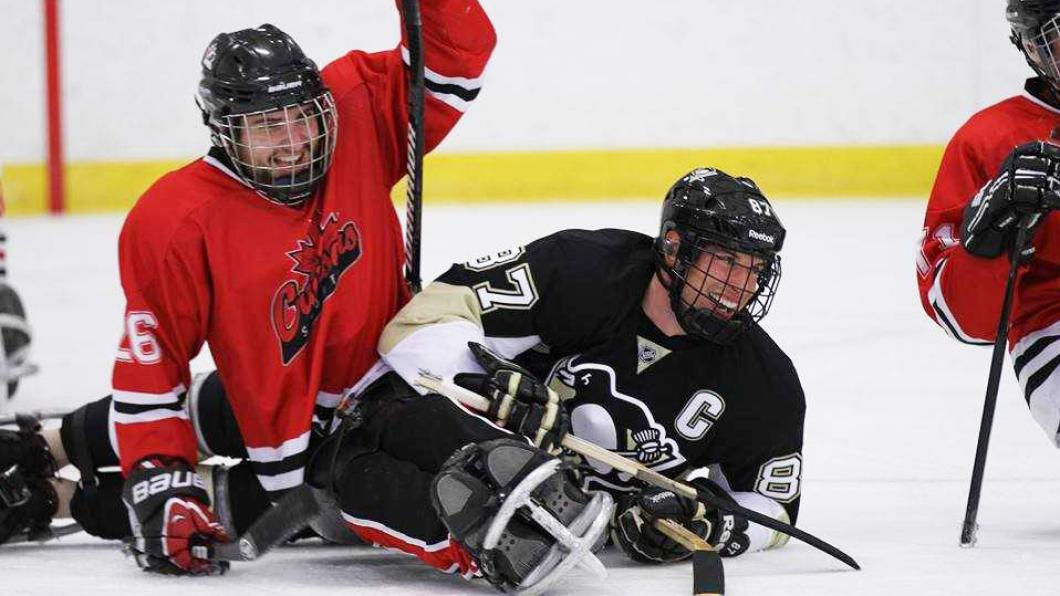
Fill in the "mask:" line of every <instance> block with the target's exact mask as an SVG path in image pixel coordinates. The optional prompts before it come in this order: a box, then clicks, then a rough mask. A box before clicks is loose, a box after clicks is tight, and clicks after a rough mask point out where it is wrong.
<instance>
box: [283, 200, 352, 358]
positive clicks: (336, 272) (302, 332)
mask: <svg viewBox="0 0 1060 596" xmlns="http://www.w3.org/2000/svg"><path fill="white" fill-rule="evenodd" d="M338 222H339V217H338V214H336V213H330V214H328V216H327V217H326V218H324V221H323V222H322V223H321V224H320V225H319V226H315V225H314V226H310V228H309V235H308V236H307V237H306V238H304V239H302V240H299V241H298V248H296V249H295V250H293V251H291V252H289V253H287V256H288V257H290V258H291V260H292V261H294V266H292V267H291V271H292V272H293V273H296V274H298V278H297V279H288V280H287V281H285V282H283V284H281V285H280V288H279V289H278V290H276V293H275V294H274V295H273V297H272V308H271V318H272V327H273V330H274V331H275V332H276V337H277V339H279V341H280V357H281V359H282V361H283V363H284V365H286V364H289V363H290V362H291V360H293V359H294V357H295V356H296V355H297V354H298V352H300V351H301V350H302V348H303V347H305V345H306V343H308V342H309V336H310V334H311V333H312V330H313V323H314V322H315V321H316V319H317V317H319V316H320V311H321V310H322V309H323V308H324V302H325V301H326V300H327V299H328V298H329V297H331V295H332V294H333V293H334V292H335V288H337V287H338V285H339V279H340V278H341V277H342V274H343V273H344V272H345V271H346V270H347V269H349V267H350V265H353V264H354V263H356V262H357V259H359V258H360V257H361V233H360V231H359V230H358V229H357V224H355V223H353V222H352V221H347V222H346V223H344V224H342V225H341V226H340V225H339V223H338Z"/></svg>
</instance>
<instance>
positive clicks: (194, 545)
mask: <svg viewBox="0 0 1060 596" xmlns="http://www.w3.org/2000/svg"><path fill="white" fill-rule="evenodd" d="M122 500H124V501H125V506H126V507H128V508H129V511H130V513H132V515H131V516H130V517H131V519H132V521H133V524H132V530H133V541H132V542H131V544H130V545H129V546H128V548H127V550H128V551H130V552H131V553H132V554H133V555H134V556H135V557H136V563H137V564H138V565H139V566H140V567H141V568H142V569H144V571H150V572H154V573H162V574H167V575H185V574H190V575H215V574H220V573H224V572H225V571H226V570H227V569H228V563H226V562H220V561H212V560H210V559H209V552H210V546H211V545H213V544H215V543H217V542H227V541H228V535H227V534H226V533H225V530H224V528H223V527H222V526H221V523H220V522H219V521H218V520H217V516H216V515H214V513H213V511H211V510H210V497H209V495H208V494H207V493H206V488H205V486H204V485H203V482H202V478H201V477H200V476H199V475H198V474H196V473H195V471H194V470H193V469H192V468H191V466H189V465H188V464H187V463H186V462H184V461H183V460H179V459H171V458H160V457H159V458H150V459H147V460H144V461H142V462H140V463H139V464H138V465H137V466H136V467H135V468H133V470H132V471H131V472H130V473H129V477H128V478H127V479H126V480H125V487H124V488H123V489H122Z"/></svg>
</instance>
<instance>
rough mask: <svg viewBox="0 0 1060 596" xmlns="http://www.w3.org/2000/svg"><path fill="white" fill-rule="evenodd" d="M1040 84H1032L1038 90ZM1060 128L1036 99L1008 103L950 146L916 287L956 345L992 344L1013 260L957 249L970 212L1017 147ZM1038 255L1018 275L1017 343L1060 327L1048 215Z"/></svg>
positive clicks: (1057, 256) (1056, 255)
mask: <svg viewBox="0 0 1060 596" xmlns="http://www.w3.org/2000/svg"><path fill="white" fill-rule="evenodd" d="M1035 83H1037V81H1036V80H1034V79H1032V80H1031V81H1030V82H1029V83H1028V89H1030V90H1033V89H1034V84H1035ZM1058 126H1060V110H1057V109H1056V108H1053V107H1051V106H1049V105H1048V104H1046V103H1044V102H1043V101H1041V100H1039V99H1037V98H1036V97H1035V96H1034V95H1032V94H1030V93H1027V94H1024V95H1020V96H1016V97H1011V98H1009V99H1006V100H1004V101H1002V102H1001V103H998V104H996V105H993V106H990V107H988V108H986V109H985V110H983V111H981V112H979V113H977V114H975V115H974V116H972V117H971V119H969V120H968V122H967V123H965V124H964V126H962V127H961V128H960V130H958V131H957V133H956V134H955V135H954V136H953V139H951V140H950V143H949V145H948V146H947V147H946V151H945V153H944V155H943V158H942V165H941V166H940V167H939V173H938V176H937V177H936V179H935V186H934V188H933V189H932V191H931V199H930V200H929V202H928V208H927V214H926V216H925V218H924V228H923V237H922V240H921V245H920V251H919V253H918V254H917V263H916V266H917V282H918V284H919V287H920V299H921V303H922V305H923V307H924V310H925V311H926V312H927V313H928V316H930V317H931V318H932V319H933V320H934V321H935V322H937V323H938V324H939V325H941V326H942V328H943V329H945V330H946V332H947V333H949V334H950V335H951V336H953V337H954V338H956V339H958V340H960V341H962V342H965V343H972V344H986V343H993V341H994V338H995V337H996V332H997V321H998V316H999V315H1000V312H1001V299H1002V295H1003V294H1004V289H1005V280H1006V278H1007V275H1008V263H1009V260H1008V257H1007V256H1001V257H998V258H996V259H982V258H979V257H975V256H972V255H971V254H969V253H968V252H967V251H965V250H964V248H963V247H962V246H961V245H960V240H959V238H960V228H961V217H962V215H963V212H964V208H965V206H966V205H967V204H968V203H969V201H971V199H972V197H973V196H974V195H975V193H976V192H978V190H979V188H980V187H982V186H983V185H984V184H985V183H986V182H987V181H988V180H990V179H991V178H992V177H993V176H995V175H996V174H997V170H998V168H1000V167H1001V162H1003V161H1004V160H1005V157H1006V156H1007V155H1008V154H1009V153H1010V152H1011V151H1012V150H1013V149H1014V148H1015V147H1016V146H1018V145H1021V144H1023V143H1027V142H1030V141H1033V140H1037V139H1041V140H1046V139H1049V138H1050V137H1051V136H1053V131H1054V130H1056V129H1057V127H1058ZM1034 245H1035V249H1036V254H1035V256H1034V259H1033V262H1032V264H1031V266H1029V267H1026V268H1025V270H1023V271H1021V273H1020V281H1019V285H1018V286H1017V291H1016V294H1015V297H1014V303H1013V315H1012V327H1011V332H1010V335H1009V340H1010V342H1012V343H1015V342H1017V341H1019V339H1020V338H1021V337H1022V336H1023V335H1025V334H1027V333H1029V332H1031V331H1034V330H1036V329H1040V328H1042V327H1044V326H1045V324H1048V323H1052V322H1054V321H1056V320H1060V301H1057V300H1056V299H1055V297H1054V296H1055V292H1057V291H1060V275H1057V273H1058V270H1060V219H1057V217H1056V216H1055V215H1053V216H1048V217H1047V218H1046V220H1045V221H1044V222H1042V224H1041V227H1040V228H1039V229H1038V232H1037V234H1036V235H1035V238H1034Z"/></svg>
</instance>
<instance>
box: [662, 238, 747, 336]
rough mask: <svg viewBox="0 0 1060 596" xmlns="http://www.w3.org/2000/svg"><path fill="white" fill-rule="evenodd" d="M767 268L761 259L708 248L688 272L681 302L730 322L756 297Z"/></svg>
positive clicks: (718, 247)
mask: <svg viewBox="0 0 1060 596" xmlns="http://www.w3.org/2000/svg"><path fill="white" fill-rule="evenodd" d="M766 266H767V264H766V261H765V259H762V258H761V257H756V256H753V255H750V254H747V253H742V252H737V251H733V250H729V249H726V248H723V247H721V246H717V245H708V246H706V247H705V248H704V249H703V250H702V251H701V252H700V254H699V256H698V257H697V258H696V261H695V263H693V264H692V265H691V266H690V267H689V268H688V270H687V271H686V272H685V285H684V288H683V289H682V291H681V299H682V301H683V302H684V303H685V304H688V305H690V306H691V307H692V308H695V309H698V310H704V311H707V312H710V313H711V314H713V315H714V316H716V317H718V318H720V319H725V320H728V319H730V318H732V317H733V315H735V314H736V313H738V312H740V311H742V310H743V309H744V307H746V306H747V303H748V302H750V301H751V299H752V298H754V295H755V293H756V292H758V279H759V275H760V274H761V273H762V270H763V269H764V268H765V267H766Z"/></svg>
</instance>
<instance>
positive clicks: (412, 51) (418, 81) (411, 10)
mask: <svg viewBox="0 0 1060 596" xmlns="http://www.w3.org/2000/svg"><path fill="white" fill-rule="evenodd" d="M401 4H402V12H403V13H404V22H405V37H406V38H407V43H408V46H409V78H408V121H409V129H408V144H407V150H406V155H405V172H406V174H407V177H408V179H407V180H406V183H407V185H406V186H405V281H406V282H408V284H409V288H410V289H411V290H412V293H413V294H416V293H418V292H419V291H420V288H421V286H422V282H421V280H420V234H421V230H422V227H423V218H422V212H423V86H424V78H423V73H424V66H423V36H422V19H421V18H420V3H419V0H402V2H401Z"/></svg>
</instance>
